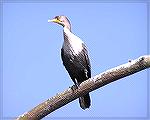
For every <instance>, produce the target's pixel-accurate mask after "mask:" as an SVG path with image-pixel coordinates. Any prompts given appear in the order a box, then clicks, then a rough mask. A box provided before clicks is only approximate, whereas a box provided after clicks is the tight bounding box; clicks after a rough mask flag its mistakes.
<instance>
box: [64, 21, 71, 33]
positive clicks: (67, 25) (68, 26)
mask: <svg viewBox="0 0 150 120" xmlns="http://www.w3.org/2000/svg"><path fill="white" fill-rule="evenodd" d="M65 28H66V29H68V30H69V31H70V32H71V25H70V24H69V23H68V24H66V25H65V26H64V29H65Z"/></svg>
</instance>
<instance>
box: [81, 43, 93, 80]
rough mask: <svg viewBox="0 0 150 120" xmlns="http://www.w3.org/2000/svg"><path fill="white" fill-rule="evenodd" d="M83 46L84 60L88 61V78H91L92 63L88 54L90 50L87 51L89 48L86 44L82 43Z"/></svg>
mask: <svg viewBox="0 0 150 120" xmlns="http://www.w3.org/2000/svg"><path fill="white" fill-rule="evenodd" d="M82 47H83V54H84V55H83V56H84V61H85V62H86V63H85V65H86V66H85V67H86V69H87V71H88V73H87V75H88V78H90V77H91V64H90V59H89V56H88V51H87V48H86V46H85V45H84V44H82Z"/></svg>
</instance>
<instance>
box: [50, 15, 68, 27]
mask: <svg viewBox="0 0 150 120" xmlns="http://www.w3.org/2000/svg"><path fill="white" fill-rule="evenodd" d="M48 22H54V23H57V24H59V25H62V26H63V27H67V28H68V29H71V24H70V21H69V20H68V18H67V17H66V16H63V15H61V16H56V17H55V18H54V19H52V20H48Z"/></svg>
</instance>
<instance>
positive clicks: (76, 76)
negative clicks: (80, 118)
mask: <svg viewBox="0 0 150 120" xmlns="http://www.w3.org/2000/svg"><path fill="white" fill-rule="evenodd" d="M48 22H54V23H57V24H59V25H61V26H63V35H64V43H63V46H62V49H61V58H62V61H63V65H64V66H65V68H66V70H67V71H68V73H69V75H70V77H71V79H72V80H73V82H74V84H75V85H76V86H79V85H80V84H81V83H82V82H83V81H85V80H87V79H88V78H90V77H91V66H90V60H89V57H88V51H87V48H86V46H85V45H84V42H83V41H82V40H81V39H80V38H79V37H77V36H76V35H74V34H73V33H72V32H71V24H70V21H69V20H68V18H67V17H66V16H56V17H55V18H54V19H52V20H48ZM79 103H80V107H81V108H82V109H86V108H89V107H90V105H91V100H90V96H89V93H88V94H86V95H84V96H82V97H80V98H79Z"/></svg>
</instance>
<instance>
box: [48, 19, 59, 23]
mask: <svg viewBox="0 0 150 120" xmlns="http://www.w3.org/2000/svg"><path fill="white" fill-rule="evenodd" d="M48 22H55V23H60V21H59V20H58V19H52V20H48Z"/></svg>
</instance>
